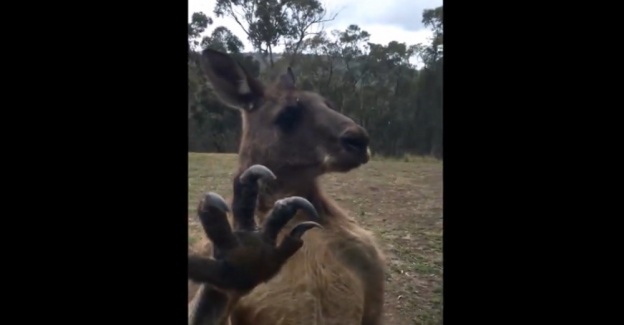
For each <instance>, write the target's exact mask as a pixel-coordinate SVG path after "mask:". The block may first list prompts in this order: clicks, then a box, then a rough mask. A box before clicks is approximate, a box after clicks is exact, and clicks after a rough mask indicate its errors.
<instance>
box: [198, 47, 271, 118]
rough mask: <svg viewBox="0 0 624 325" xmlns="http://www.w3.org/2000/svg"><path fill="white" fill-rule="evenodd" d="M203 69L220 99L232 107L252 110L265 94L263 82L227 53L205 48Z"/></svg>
mask: <svg viewBox="0 0 624 325" xmlns="http://www.w3.org/2000/svg"><path fill="white" fill-rule="evenodd" d="M202 70H203V71H204V73H205V74H206V76H207V77H208V81H209V82H210V84H211V85H212V88H213V90H214V91H215V93H216V94H217V96H218V97H219V99H220V100H221V101H222V102H223V103H224V104H226V105H228V106H230V107H233V108H239V109H244V110H251V109H253V106H254V103H255V102H257V101H258V99H260V98H262V96H263V95H264V87H263V85H262V83H261V82H260V81H259V80H257V79H255V78H253V77H251V76H250V75H249V73H248V72H247V71H246V70H245V68H243V66H241V65H240V64H239V63H238V62H237V61H236V60H234V58H232V57H231V56H229V55H227V54H225V53H222V52H219V51H215V50H211V49H205V50H204V51H203V52H202Z"/></svg>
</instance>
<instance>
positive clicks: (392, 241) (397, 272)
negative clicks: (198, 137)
mask: <svg viewBox="0 0 624 325" xmlns="http://www.w3.org/2000/svg"><path fill="white" fill-rule="evenodd" d="M236 164H237V155H235V154H197V153H189V180H188V181H189V202H188V204H189V246H192V245H193V243H194V242H195V241H196V238H198V235H197V234H198V232H199V231H200V226H199V224H198V223H197V220H196V217H195V215H194V210H195V208H196V205H197V202H198V199H199V198H200V196H201V194H202V193H203V192H205V191H214V192H217V193H219V194H221V195H223V196H224V197H229V196H230V195H231V192H232V188H231V181H232V177H233V176H234V174H233V173H234V171H235V169H236ZM322 184H323V185H322V186H323V188H324V189H325V191H326V192H327V193H328V194H329V195H331V196H332V197H333V198H334V199H335V200H336V201H337V202H338V203H339V204H340V205H341V206H342V207H343V208H344V209H345V210H347V211H349V212H350V213H351V214H352V215H353V216H354V217H356V218H357V219H358V220H359V222H360V223H361V224H362V226H364V227H365V228H367V229H369V230H372V231H373V232H375V234H376V235H377V236H379V238H380V241H381V243H382V245H383V248H384V250H385V252H386V254H387V256H388V262H389V265H388V267H389V274H388V276H387V292H386V311H385V314H386V322H385V323H386V324H388V325H407V324H442V163H440V162H438V161H436V160H433V159H428V158H424V159H419V158H414V157H410V159H382V158H379V159H375V160H373V161H371V162H370V163H369V164H367V165H365V166H363V167H361V168H359V169H357V170H354V171H352V172H350V173H347V174H332V175H326V176H325V177H324V178H323V179H322Z"/></svg>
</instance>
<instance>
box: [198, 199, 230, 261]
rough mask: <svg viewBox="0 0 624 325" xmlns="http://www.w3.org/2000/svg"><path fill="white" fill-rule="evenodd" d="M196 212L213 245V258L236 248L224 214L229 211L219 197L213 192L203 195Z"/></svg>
mask: <svg viewBox="0 0 624 325" xmlns="http://www.w3.org/2000/svg"><path fill="white" fill-rule="evenodd" d="M197 210H198V213H197V216H198V217H199V221H200V223H201V225H202V228H203V229H204V233H205V234H206V236H207V237H208V238H209V239H210V240H211V241H212V243H213V249H214V255H215V256H217V255H220V254H221V253H223V252H226V251H228V250H230V249H232V248H234V247H236V246H238V245H237V242H236V238H234V235H233V234H232V228H231V227H230V224H229V222H228V220H227V215H226V213H227V212H229V211H230V209H229V208H228V205H227V203H226V202H225V200H224V199H223V197H221V195H219V194H217V193H214V192H208V193H206V194H204V198H203V199H202V201H201V202H200V203H199V207H198V209H197Z"/></svg>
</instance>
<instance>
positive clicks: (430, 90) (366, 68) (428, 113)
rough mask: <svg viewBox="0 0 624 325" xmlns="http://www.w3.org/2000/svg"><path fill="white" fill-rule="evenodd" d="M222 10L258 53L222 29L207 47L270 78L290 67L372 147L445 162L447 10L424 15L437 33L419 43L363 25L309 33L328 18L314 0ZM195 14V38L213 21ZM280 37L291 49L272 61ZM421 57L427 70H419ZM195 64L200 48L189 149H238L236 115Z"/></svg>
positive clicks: (247, 0) (229, 1) (251, 2)
mask: <svg viewBox="0 0 624 325" xmlns="http://www.w3.org/2000/svg"><path fill="white" fill-rule="evenodd" d="M215 13H216V14H217V15H218V16H227V17H230V18H232V19H234V20H235V21H236V22H237V23H238V24H239V25H240V26H241V28H242V29H243V30H244V31H245V33H246V34H247V36H248V39H249V40H250V41H251V43H252V44H253V46H254V49H255V51H256V53H251V54H247V55H246V54H243V53H242V50H243V44H242V42H241V41H240V40H239V39H238V38H237V37H236V36H235V35H233V34H232V33H231V31H229V30H228V29H227V28H225V27H217V28H215V29H214V30H213V31H212V33H211V35H210V36H208V37H205V38H204V39H203V40H202V46H203V47H211V48H214V49H218V50H221V51H226V52H229V53H232V55H234V56H236V57H237V59H238V60H239V62H241V63H242V64H243V65H244V66H245V67H246V68H247V69H248V70H249V71H250V72H252V73H253V74H254V76H256V77H260V78H261V79H264V80H267V79H270V77H271V75H272V74H273V73H275V72H280V71H281V70H283V69H285V68H286V67H287V66H292V67H293V69H294V71H295V73H296V75H297V82H298V83H299V85H300V87H302V88H304V89H308V90H314V91H318V92H319V93H321V94H323V95H324V96H325V97H327V98H328V99H330V100H331V101H332V102H334V104H335V106H336V109H337V110H339V111H340V112H342V113H344V114H346V115H349V116H350V117H352V118H353V119H354V120H355V121H356V122H358V123H360V124H361V125H363V126H364V127H366V128H367V129H368V131H369V133H370V134H371V136H372V143H371V149H372V151H373V152H375V153H378V154H380V155H384V156H397V157H400V156H403V155H406V154H408V155H409V154H412V155H430V156H434V157H437V158H442V156H443V143H442V131H443V125H442V85H443V78H442V77H443V9H442V7H438V8H434V9H428V10H424V12H423V14H422V21H423V24H425V26H427V27H428V28H431V29H432V30H433V38H432V40H431V43H430V44H413V45H408V44H405V43H399V42H396V41H392V42H390V43H388V44H385V45H384V44H374V43H370V42H369V39H370V34H369V33H368V32H367V31H365V30H362V29H361V28H360V27H359V26H357V25H350V26H349V27H348V28H347V29H346V30H344V31H337V30H334V31H332V32H330V33H326V32H323V31H321V32H319V33H312V32H311V29H310V27H311V26H313V25H315V24H319V23H321V22H323V21H325V18H324V17H325V15H326V11H325V9H324V8H323V7H322V5H321V4H320V2H318V1H317V0H282V1H278V0H270V1H259V0H218V1H217V5H216V7H215ZM195 15H197V17H196V16H195ZM195 15H193V22H192V23H191V24H189V41H190V42H191V41H194V40H196V39H197V38H198V36H199V34H201V33H202V32H203V31H204V30H205V29H206V26H208V25H209V24H210V23H212V20H210V18H208V17H206V16H205V15H203V14H201V13H197V14H195ZM202 15H203V16H202ZM202 28H203V29H202ZM278 42H281V43H282V44H285V45H286V51H285V53H282V54H280V55H276V56H275V57H274V53H273V52H272V47H273V46H275V45H276V44H278ZM267 56H268V57H269V62H268V63H267V62H266V61H264V58H265V57H267ZM415 58H418V59H420V60H421V61H422V62H423V63H424V67H423V68H421V69H416V67H415V66H414V65H413V64H412V62H413V60H414V59H415ZM295 59H296V61H295ZM197 60H198V53H197V52H191V53H190V54H189V150H191V151H204V152H206V151H207V152H236V151H237V149H238V147H237V145H238V141H239V137H240V117H239V113H238V112H237V111H235V110H234V109H231V108H227V107H225V106H224V105H222V104H221V103H220V102H219V101H218V100H217V99H216V98H215V97H214V95H213V94H212V92H211V91H210V89H209V88H208V86H207V84H206V80H205V77H204V76H202V75H201V73H200V71H199V69H198V66H197ZM293 63H295V64H293Z"/></svg>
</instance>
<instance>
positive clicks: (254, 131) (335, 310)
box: [189, 50, 385, 325]
mask: <svg viewBox="0 0 624 325" xmlns="http://www.w3.org/2000/svg"><path fill="white" fill-rule="evenodd" d="M203 56H204V59H205V61H204V67H205V69H204V70H205V72H206V74H207V76H208V78H209V80H210V81H211V83H212V85H213V88H214V89H215V92H216V93H217V94H218V95H219V96H220V98H221V99H222V100H223V101H224V102H225V103H227V104H229V105H230V106H233V107H237V108H240V109H241V110H242V118H243V134H242V139H241V144H240V149H239V159H240V161H239V173H238V174H237V175H240V173H242V172H243V171H244V170H245V169H247V168H248V167H249V166H251V165H253V164H262V165H264V166H266V167H268V168H269V169H270V170H271V171H273V172H274V173H275V175H276V176H277V180H275V181H273V182H271V183H269V184H267V185H266V186H264V187H263V188H262V190H261V191H260V196H259V198H258V206H257V208H256V219H257V222H258V224H262V223H263V221H264V218H265V217H266V216H267V215H268V214H269V212H270V210H271V208H272V207H273V203H274V202H275V201H276V200H278V199H281V198H284V197H288V196H293V195H296V196H301V197H304V198H306V199H307V200H309V201H310V202H311V203H312V204H313V205H314V207H315V208H316V210H317V212H318V213H319V216H320V222H319V223H320V224H322V225H323V227H324V228H323V229H318V228H315V229H311V230H309V231H307V232H306V233H305V235H303V237H302V239H303V242H304V244H303V247H302V248H301V249H299V251H297V252H296V253H295V254H294V255H293V256H292V257H290V259H288V261H287V262H286V263H285V264H284V265H283V267H282V268H281V271H280V272H279V273H278V274H277V275H275V276H274V277H273V278H272V279H270V280H269V281H267V282H265V283H261V284H259V285H257V286H256V287H255V288H254V289H253V290H252V291H251V292H249V293H248V294H246V295H243V296H241V295H234V294H231V295H230V297H229V299H228V302H227V305H228V307H226V308H224V310H223V312H222V315H221V316H222V318H221V320H220V321H217V320H216V319H213V321H212V322H211V323H210V324H228V323H229V324H232V325H252V324H254V325H279V324H281V325H321V324H322V325H333V324H335V325H379V324H381V323H382V314H383V297H384V280H385V279H384V278H385V277H384V265H385V263H384V259H383V255H382V253H381V251H380V249H379V248H378V245H377V244H376V242H375V239H374V237H373V235H372V234H371V233H370V232H368V231H366V230H364V229H363V228H361V227H360V226H359V225H358V224H357V222H356V221H355V220H354V219H352V218H350V217H349V216H347V214H346V213H344V212H343V211H342V210H341V209H340V208H339V207H338V206H337V205H336V204H335V202H334V201H333V200H331V199H329V198H328V197H326V196H325V195H324V194H323V193H322V191H321V190H320V188H319V186H318V182H317V178H318V176H320V175H322V174H324V173H328V172H347V171H349V170H351V169H353V168H357V167H358V166H359V165H361V164H363V163H366V162H367V161H368V158H369V156H368V153H367V152H365V151H364V152H362V151H361V150H359V149H362V148H360V144H362V143H363V145H365V146H366V149H368V147H367V145H368V135H367V134H366V131H365V130H364V129H363V128H361V127H360V126H358V125H356V124H355V123H354V122H353V121H352V120H351V119H349V118H347V117H345V116H343V115H341V114H340V113H338V112H336V111H334V110H333V109H332V108H331V107H330V105H331V104H330V103H329V102H328V101H327V100H325V99H324V98H323V97H322V96H320V95H319V94H317V93H313V92H305V91H299V90H296V89H295V87H294V84H295V80H294V75H293V73H292V71H289V72H288V74H285V75H284V76H282V78H281V79H280V80H279V82H278V83H277V84H276V85H274V86H273V87H271V88H265V86H264V85H262V84H261V83H260V82H259V81H257V80H254V79H252V78H251V77H249V75H248V74H247V73H246V72H245V70H244V69H243V68H242V67H241V66H239V65H238V64H237V63H236V62H235V61H234V60H232V59H231V58H229V57H228V56H227V55H225V54H222V53H219V52H215V51H211V50H206V51H205V52H204V55H203ZM289 109H291V110H299V112H298V113H297V114H298V115H297V116H298V117H297V118H292V115H291V116H290V117H289V116H288V115H287V114H286V118H285V120H284V119H282V120H281V122H280V118H281V116H282V115H283V114H284V112H285V111H286V110H289ZM288 118H291V119H290V120H289V119H288ZM276 121H277V122H276ZM280 123H281V124H280ZM345 137H346V138H352V139H353V138H354V139H355V140H353V141H355V142H350V143H354V144H356V145H357V147H358V148H359V149H358V150H346V149H345V148H347V147H346V146H345V145H344V142H341V141H342V140H343V139H344V138H345ZM358 141H363V142H359V144H358ZM230 206H231V202H230ZM228 219H229V221H230V223H231V224H234V222H233V220H232V216H231V215H228ZM305 220H309V219H308V217H307V216H306V215H305V214H304V213H298V214H297V215H296V216H295V217H294V218H293V219H292V220H291V221H290V222H289V223H288V224H287V225H286V226H285V227H284V228H283V229H282V231H281V232H280V234H279V236H278V240H277V244H278V245H279V243H280V242H281V241H282V239H283V238H284V236H286V235H287V234H288V233H289V232H290V230H291V229H292V228H293V227H294V226H295V225H296V224H298V223H300V222H301V221H305ZM205 245H206V252H205V253H206V254H208V255H210V254H211V251H212V247H211V244H210V242H209V241H207V240H206V241H205ZM197 288H198V286H197V285H195V284H189V290H197ZM200 291H201V290H200ZM200 291H198V293H199V292H200ZM189 297H190V294H189ZM197 297H199V294H196V295H195V298H194V300H193V301H191V304H190V305H189V309H190V310H189V315H190V313H193V312H194V307H193V306H194V304H195V303H196V300H197ZM227 316H229V321H228V320H227V318H228V317H227Z"/></svg>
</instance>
